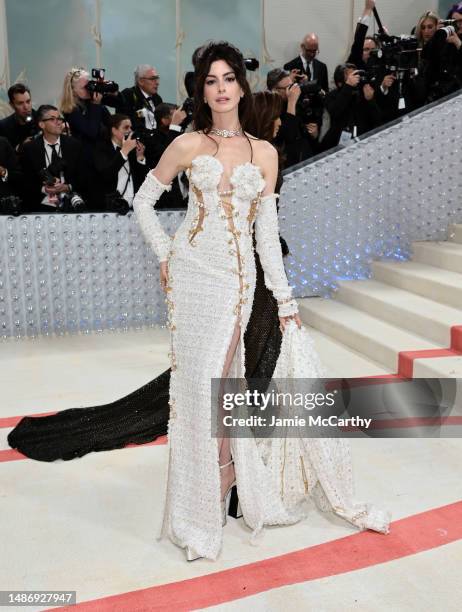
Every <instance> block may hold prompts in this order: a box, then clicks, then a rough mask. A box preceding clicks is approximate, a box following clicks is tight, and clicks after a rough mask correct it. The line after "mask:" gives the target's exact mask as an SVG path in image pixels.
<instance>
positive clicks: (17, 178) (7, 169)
mask: <svg viewBox="0 0 462 612" xmlns="http://www.w3.org/2000/svg"><path fill="white" fill-rule="evenodd" d="M23 178H24V177H23V174H22V171H21V167H20V166H19V163H18V159H17V156H16V153H15V150H14V149H13V147H12V146H11V144H10V143H9V142H8V140H7V139H6V138H4V137H3V136H0V198H3V197H5V196H10V195H20V188H21V185H22V182H23ZM0 212H2V211H1V210H0Z"/></svg>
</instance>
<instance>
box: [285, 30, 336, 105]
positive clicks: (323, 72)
mask: <svg viewBox="0 0 462 612" xmlns="http://www.w3.org/2000/svg"><path fill="white" fill-rule="evenodd" d="M318 53H319V39H318V36H317V34H314V33H311V34H307V35H306V36H305V37H304V39H303V40H302V42H301V44H300V55H298V56H297V57H295V58H294V59H293V60H291V61H290V62H287V64H284V70H288V71H289V72H290V73H291V75H292V77H293V78H296V80H301V79H305V80H308V81H317V82H318V83H319V85H321V88H322V89H323V90H324V91H325V92H326V93H327V92H328V91H329V78H328V75H327V66H326V64H324V63H323V62H320V61H319V60H318V59H316V56H317V55H318Z"/></svg>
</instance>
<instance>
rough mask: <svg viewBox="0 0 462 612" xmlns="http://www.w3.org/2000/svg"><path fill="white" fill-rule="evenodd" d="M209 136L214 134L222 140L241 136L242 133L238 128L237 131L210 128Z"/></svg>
mask: <svg viewBox="0 0 462 612" xmlns="http://www.w3.org/2000/svg"><path fill="white" fill-rule="evenodd" d="M210 133H211V134H215V135H216V136H221V137H222V138H232V137H233V136H242V131H241V129H240V128H239V129H238V130H220V129H218V128H212V129H211V130H210Z"/></svg>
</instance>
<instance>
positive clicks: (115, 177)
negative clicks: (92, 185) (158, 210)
mask: <svg viewBox="0 0 462 612" xmlns="http://www.w3.org/2000/svg"><path fill="white" fill-rule="evenodd" d="M144 151H145V147H144V145H143V144H142V143H141V142H140V141H139V140H137V139H136V138H134V134H133V132H132V123H131V120H130V118H129V117H128V116H127V115H121V114H115V115H112V116H111V119H110V131H109V132H108V135H107V137H105V138H103V139H101V140H100V141H99V142H98V143H97V145H96V147H95V153H94V156H95V168H96V172H97V175H98V180H99V182H100V185H101V188H102V192H103V195H104V199H105V202H106V208H107V209H108V210H114V211H117V212H121V213H123V212H127V211H128V209H129V208H131V207H132V202H133V198H134V196H135V194H136V192H137V191H138V189H139V188H140V186H141V184H142V182H143V181H144V179H145V177H146V174H147V173H148V171H149V167H148V165H147V163H146V158H145V154H144ZM123 200H125V204H124V203H123ZM124 209H125V210H124Z"/></svg>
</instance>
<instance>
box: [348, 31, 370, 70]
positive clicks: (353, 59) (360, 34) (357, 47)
mask: <svg viewBox="0 0 462 612" xmlns="http://www.w3.org/2000/svg"><path fill="white" fill-rule="evenodd" d="M368 29H369V26H367V25H366V24H364V23H357V24H356V30H355V37H354V40H353V44H352V45H351V51H350V55H349V56H348V60H347V61H348V62H349V63H350V64H354V65H355V66H356V68H358V69H359V70H364V69H365V68H366V64H365V62H364V61H363V48H364V41H365V40H366V36H367V30H368Z"/></svg>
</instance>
